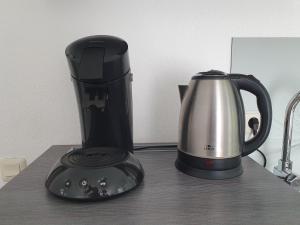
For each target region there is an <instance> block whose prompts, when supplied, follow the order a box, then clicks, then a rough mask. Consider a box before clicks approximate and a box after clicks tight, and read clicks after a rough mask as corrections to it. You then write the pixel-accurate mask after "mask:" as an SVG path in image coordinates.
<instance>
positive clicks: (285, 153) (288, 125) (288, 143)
mask: <svg viewBox="0 0 300 225" xmlns="http://www.w3.org/2000/svg"><path fill="white" fill-rule="evenodd" d="M299 102H300V91H299V92H298V93H297V94H296V95H295V96H294V97H293V98H292V99H291V100H290V102H289V104H288V105H287V108H286V113H285V120H284V135H283V144H282V157H281V159H280V160H279V161H278V165H277V166H275V167H274V170H273V173H274V174H275V175H276V176H278V177H280V178H283V179H285V181H286V182H287V183H288V184H290V185H292V186H295V185H296V186H300V184H299V179H300V177H298V176H296V175H295V174H293V172H292V166H293V162H292V161H291V159H290V156H291V150H292V133H293V119H294V112H295V109H296V106H297V105H298V103H299Z"/></svg>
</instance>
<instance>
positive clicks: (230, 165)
mask: <svg viewBox="0 0 300 225" xmlns="http://www.w3.org/2000/svg"><path fill="white" fill-rule="evenodd" d="M186 161H187V162H188V163H187V162H186ZM213 166H215V169H212V167H213ZM175 167H176V168H177V169H178V170H179V171H181V172H183V173H185V174H188V175H190V176H193V177H198V178H203V179H209V180H222V179H230V178H233V177H237V176H240V175H241V174H242V173H243V168H242V164H241V157H240V156H239V157H234V158H230V159H215V160H214V159H204V158H198V157H194V156H191V155H187V154H185V153H183V152H181V151H178V156H177V160H176V161H175ZM204 167H207V168H208V169H205V168H204ZM222 167H223V169H222ZM225 168H226V169H225Z"/></svg>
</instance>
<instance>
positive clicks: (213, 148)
mask: <svg viewBox="0 0 300 225" xmlns="http://www.w3.org/2000/svg"><path fill="white" fill-rule="evenodd" d="M241 90H245V91H248V92H250V93H252V94H254V95H255V96H256V98H257V106H258V110H259V112H260V115H261V124H260V128H259V130H258V133H257V134H256V136H254V137H253V138H252V139H250V140H248V141H245V140H244V136H245V112H244V104H243V100H242V97H241V93H240V91H241ZM179 91H180V97H181V102H182V105H181V111H180V118H179V141H178V147H177V149H178V151H177V153H178V154H177V160H176V162H175V166H176V168H177V169H178V170H180V171H182V172H184V173H186V174H188V175H191V176H195V177H200V178H206V179H227V178H232V177H236V176H239V175H241V174H242V172H243V170H242V165H241V157H243V156H246V155H248V154H250V153H252V152H253V151H255V150H256V149H258V148H259V147H260V146H261V145H262V144H263V143H264V141H265V140H266V138H267V137H268V135H269V132H270V128H271V123H272V105H271V99H270V96H269V94H268V92H267V90H266V88H265V87H264V86H263V85H262V84H261V83H260V81H259V80H257V79H256V78H255V77H254V76H252V75H243V74H226V73H224V72H221V71H217V70H210V71H207V72H200V73H198V74H196V75H195V76H193V77H192V79H191V81H190V83H189V85H188V86H185V85H181V86H179Z"/></svg>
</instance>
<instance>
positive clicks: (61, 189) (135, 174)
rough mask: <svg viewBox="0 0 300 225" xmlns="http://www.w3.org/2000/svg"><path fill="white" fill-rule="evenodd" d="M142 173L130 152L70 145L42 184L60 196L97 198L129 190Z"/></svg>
mask: <svg viewBox="0 0 300 225" xmlns="http://www.w3.org/2000/svg"><path fill="white" fill-rule="evenodd" d="M119 153H120V154H119ZM109 154H110V155H109ZM143 177H144V171H143V168H142V166H141V164H140V163H139V161H138V160H137V158H136V157H135V156H134V155H133V154H132V153H130V152H126V153H121V152H120V151H119V150H117V149H116V150H113V149H111V148H109V149H106V148H105V149H103V148H102V149H99V148H89V149H74V150H72V151H70V152H67V153H66V154H65V155H64V156H63V157H62V158H61V159H59V160H58V161H57V162H56V164H55V165H54V167H53V168H52V170H51V172H50V173H49V175H48V177H47V180H46V183H45V185H46V188H47V189H48V191H49V192H50V193H51V194H53V195H55V196H57V197H60V198H64V199H69V200H79V201H98V200H107V199H110V198H113V197H117V196H119V195H122V194H124V193H127V192H128V191H130V190H133V189H134V188H135V187H137V186H138V185H139V184H140V183H141V182H142V180H143Z"/></svg>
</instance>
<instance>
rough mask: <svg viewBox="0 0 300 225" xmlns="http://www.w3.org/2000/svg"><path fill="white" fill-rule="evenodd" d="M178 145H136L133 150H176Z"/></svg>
mask: <svg viewBox="0 0 300 225" xmlns="http://www.w3.org/2000/svg"><path fill="white" fill-rule="evenodd" d="M176 148H177V144H175V143H166V144H159V145H158V144H154V143H149V144H135V145H134V148H133V150H134V151H141V150H146V149H153V150H162V149H163V150H166V149H167V150H176Z"/></svg>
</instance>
